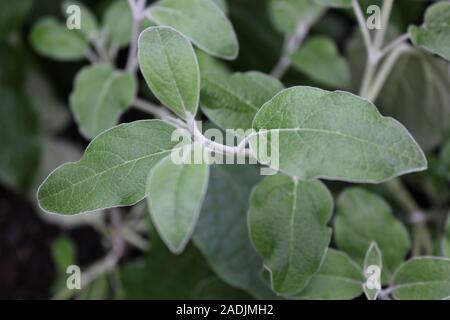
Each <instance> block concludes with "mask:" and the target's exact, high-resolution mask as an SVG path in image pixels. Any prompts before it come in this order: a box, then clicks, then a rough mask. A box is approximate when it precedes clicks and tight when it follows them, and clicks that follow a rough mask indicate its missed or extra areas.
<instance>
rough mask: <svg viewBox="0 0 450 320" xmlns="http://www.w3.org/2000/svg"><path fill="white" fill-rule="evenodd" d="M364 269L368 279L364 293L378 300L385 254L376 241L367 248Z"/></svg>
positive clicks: (369, 297)
mask: <svg viewBox="0 0 450 320" xmlns="http://www.w3.org/2000/svg"><path fill="white" fill-rule="evenodd" d="M363 270H364V273H365V276H366V279H367V281H366V282H365V283H364V285H363V288H364V294H365V295H366V297H367V299H368V300H377V296H378V293H379V292H380V290H381V272H382V270H383V256H382V253H381V251H380V249H379V248H378V245H377V243H376V242H372V243H371V244H370V246H369V249H367V252H366V256H365V258H364V267H363Z"/></svg>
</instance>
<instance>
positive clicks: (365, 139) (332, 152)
mask: <svg viewBox="0 0 450 320" xmlns="http://www.w3.org/2000/svg"><path fill="white" fill-rule="evenodd" d="M253 128H254V129H256V130H262V131H259V134H257V135H254V136H253V138H252V139H251V147H252V149H253V150H254V152H255V154H257V155H258V156H259V161H261V162H263V163H266V162H267V161H266V160H265V159H264V158H263V157H262V156H261V155H259V154H258V153H257V152H256V151H255V147H256V140H257V139H256V138H257V137H258V136H262V137H263V138H264V137H265V136H269V138H270V135H276V134H278V135H279V144H276V143H275V147H278V150H273V151H275V152H277V151H278V152H279V166H278V165H276V166H275V168H274V169H278V168H279V169H280V170H281V171H282V172H285V173H288V174H290V175H293V176H298V177H299V178H301V179H310V178H317V177H321V178H324V179H331V180H343V181H352V182H371V183H377V182H381V181H384V180H387V179H390V178H392V177H395V176H399V175H402V174H405V173H409V172H415V171H421V170H424V169H425V168H426V167H427V162H426V158H425V156H424V154H423V152H422V150H421V149H420V147H419V146H418V145H417V143H416V142H415V141H414V139H413V138H412V137H411V135H410V134H409V133H408V131H407V130H406V129H405V128H404V127H403V126H402V125H401V124H400V123H398V122H397V121H396V120H394V119H392V118H385V117H383V116H381V115H380V113H379V112H378V110H377V108H376V107H375V106H374V105H373V104H372V103H371V102H369V101H367V100H364V99H362V98H360V97H358V96H355V95H353V94H351V93H347V92H342V91H335V92H330V91H324V90H321V89H317V88H311V87H293V88H289V89H286V90H283V91H281V92H280V93H279V94H277V95H276V96H275V97H274V98H272V99H271V100H270V101H268V102H267V103H266V104H265V105H264V106H263V107H262V108H261V109H260V110H259V112H258V113H257V114H256V116H255V119H254V120H253ZM260 140H261V139H260ZM275 142H276V141H275ZM272 144H274V143H273V141H272ZM269 147H270V144H269V146H268V149H270V150H271V149H272V148H269ZM271 152H272V151H271ZM272 165H273V164H272Z"/></svg>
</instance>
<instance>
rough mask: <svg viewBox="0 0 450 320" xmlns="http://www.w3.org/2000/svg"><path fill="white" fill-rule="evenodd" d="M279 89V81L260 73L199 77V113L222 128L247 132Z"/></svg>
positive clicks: (280, 86) (280, 87) (280, 88)
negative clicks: (200, 79) (261, 109)
mask: <svg viewBox="0 0 450 320" xmlns="http://www.w3.org/2000/svg"><path fill="white" fill-rule="evenodd" d="M282 89H283V84H281V82H280V81H278V80H277V79H275V78H272V77H270V76H268V75H265V74H263V73H260V72H247V73H234V74H232V75H224V74H217V73H214V74H207V75H206V76H205V77H203V78H202V90H201V96H200V101H201V106H202V111H203V112H204V113H205V114H206V115H207V117H208V118H209V119H210V120H211V121H213V122H214V123H216V124H217V125H218V126H220V127H221V128H222V129H244V130H246V129H251V127H252V121H253V118H254V117H255V115H256V113H257V112H258V110H259V109H260V108H261V106H262V105H263V104H264V103H265V102H267V101H268V100H270V99H271V98H272V97H273V96H274V95H275V94H277V93H278V92H279V91H281V90H282Z"/></svg>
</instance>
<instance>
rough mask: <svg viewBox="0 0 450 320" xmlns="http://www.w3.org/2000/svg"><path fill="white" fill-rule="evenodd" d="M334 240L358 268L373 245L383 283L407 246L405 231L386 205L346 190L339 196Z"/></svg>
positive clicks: (370, 195)
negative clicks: (379, 255)
mask: <svg viewBox="0 0 450 320" xmlns="http://www.w3.org/2000/svg"><path fill="white" fill-rule="evenodd" d="M334 238H335V240H336V244H337V246H338V248H339V249H341V250H343V251H345V252H347V253H348V254H349V255H350V256H351V257H352V258H353V259H355V261H356V262H358V263H359V264H361V265H362V264H363V261H364V257H365V255H366V252H367V250H368V248H369V247H370V245H371V243H372V242H376V244H377V245H378V247H379V249H380V250H381V252H382V255H383V263H384V265H383V273H384V272H385V273H386V274H384V275H383V278H384V279H385V280H387V279H389V277H390V275H391V274H392V272H394V270H395V269H396V268H397V267H398V266H399V265H400V264H401V263H402V262H403V260H404V258H405V256H406V254H407V253H408V250H409V248H410V245H411V244H410V240H409V236H408V231H407V230H406V228H405V227H404V226H403V224H402V223H401V222H400V221H398V220H397V219H395V217H394V215H393V214H392V209H391V207H390V206H389V204H388V203H387V202H386V201H384V199H383V198H381V197H380V196H378V195H376V194H374V193H371V192H369V191H366V190H364V189H361V188H349V189H346V190H345V191H344V192H342V193H341V195H340V196H339V198H338V200H337V209H336V217H335V219H334ZM355 239H357V240H355Z"/></svg>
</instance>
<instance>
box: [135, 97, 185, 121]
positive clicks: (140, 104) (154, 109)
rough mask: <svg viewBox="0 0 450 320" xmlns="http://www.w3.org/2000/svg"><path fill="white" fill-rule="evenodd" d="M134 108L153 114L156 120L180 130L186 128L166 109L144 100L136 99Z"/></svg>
mask: <svg viewBox="0 0 450 320" xmlns="http://www.w3.org/2000/svg"><path fill="white" fill-rule="evenodd" d="M132 105H133V107H135V108H136V109H138V110H140V111H143V112H145V113H148V114H151V115H152V116H154V117H155V118H158V119H161V120H164V121H167V122H168V123H170V124H172V125H174V126H176V127H178V128H186V124H185V123H184V122H183V121H181V120H180V119H178V118H175V117H173V116H172V115H171V113H170V112H169V111H167V110H166V109H164V107H162V106H157V105H155V104H152V103H150V102H148V101H145V100H142V99H140V98H136V99H135V100H134V102H133V103H132Z"/></svg>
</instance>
